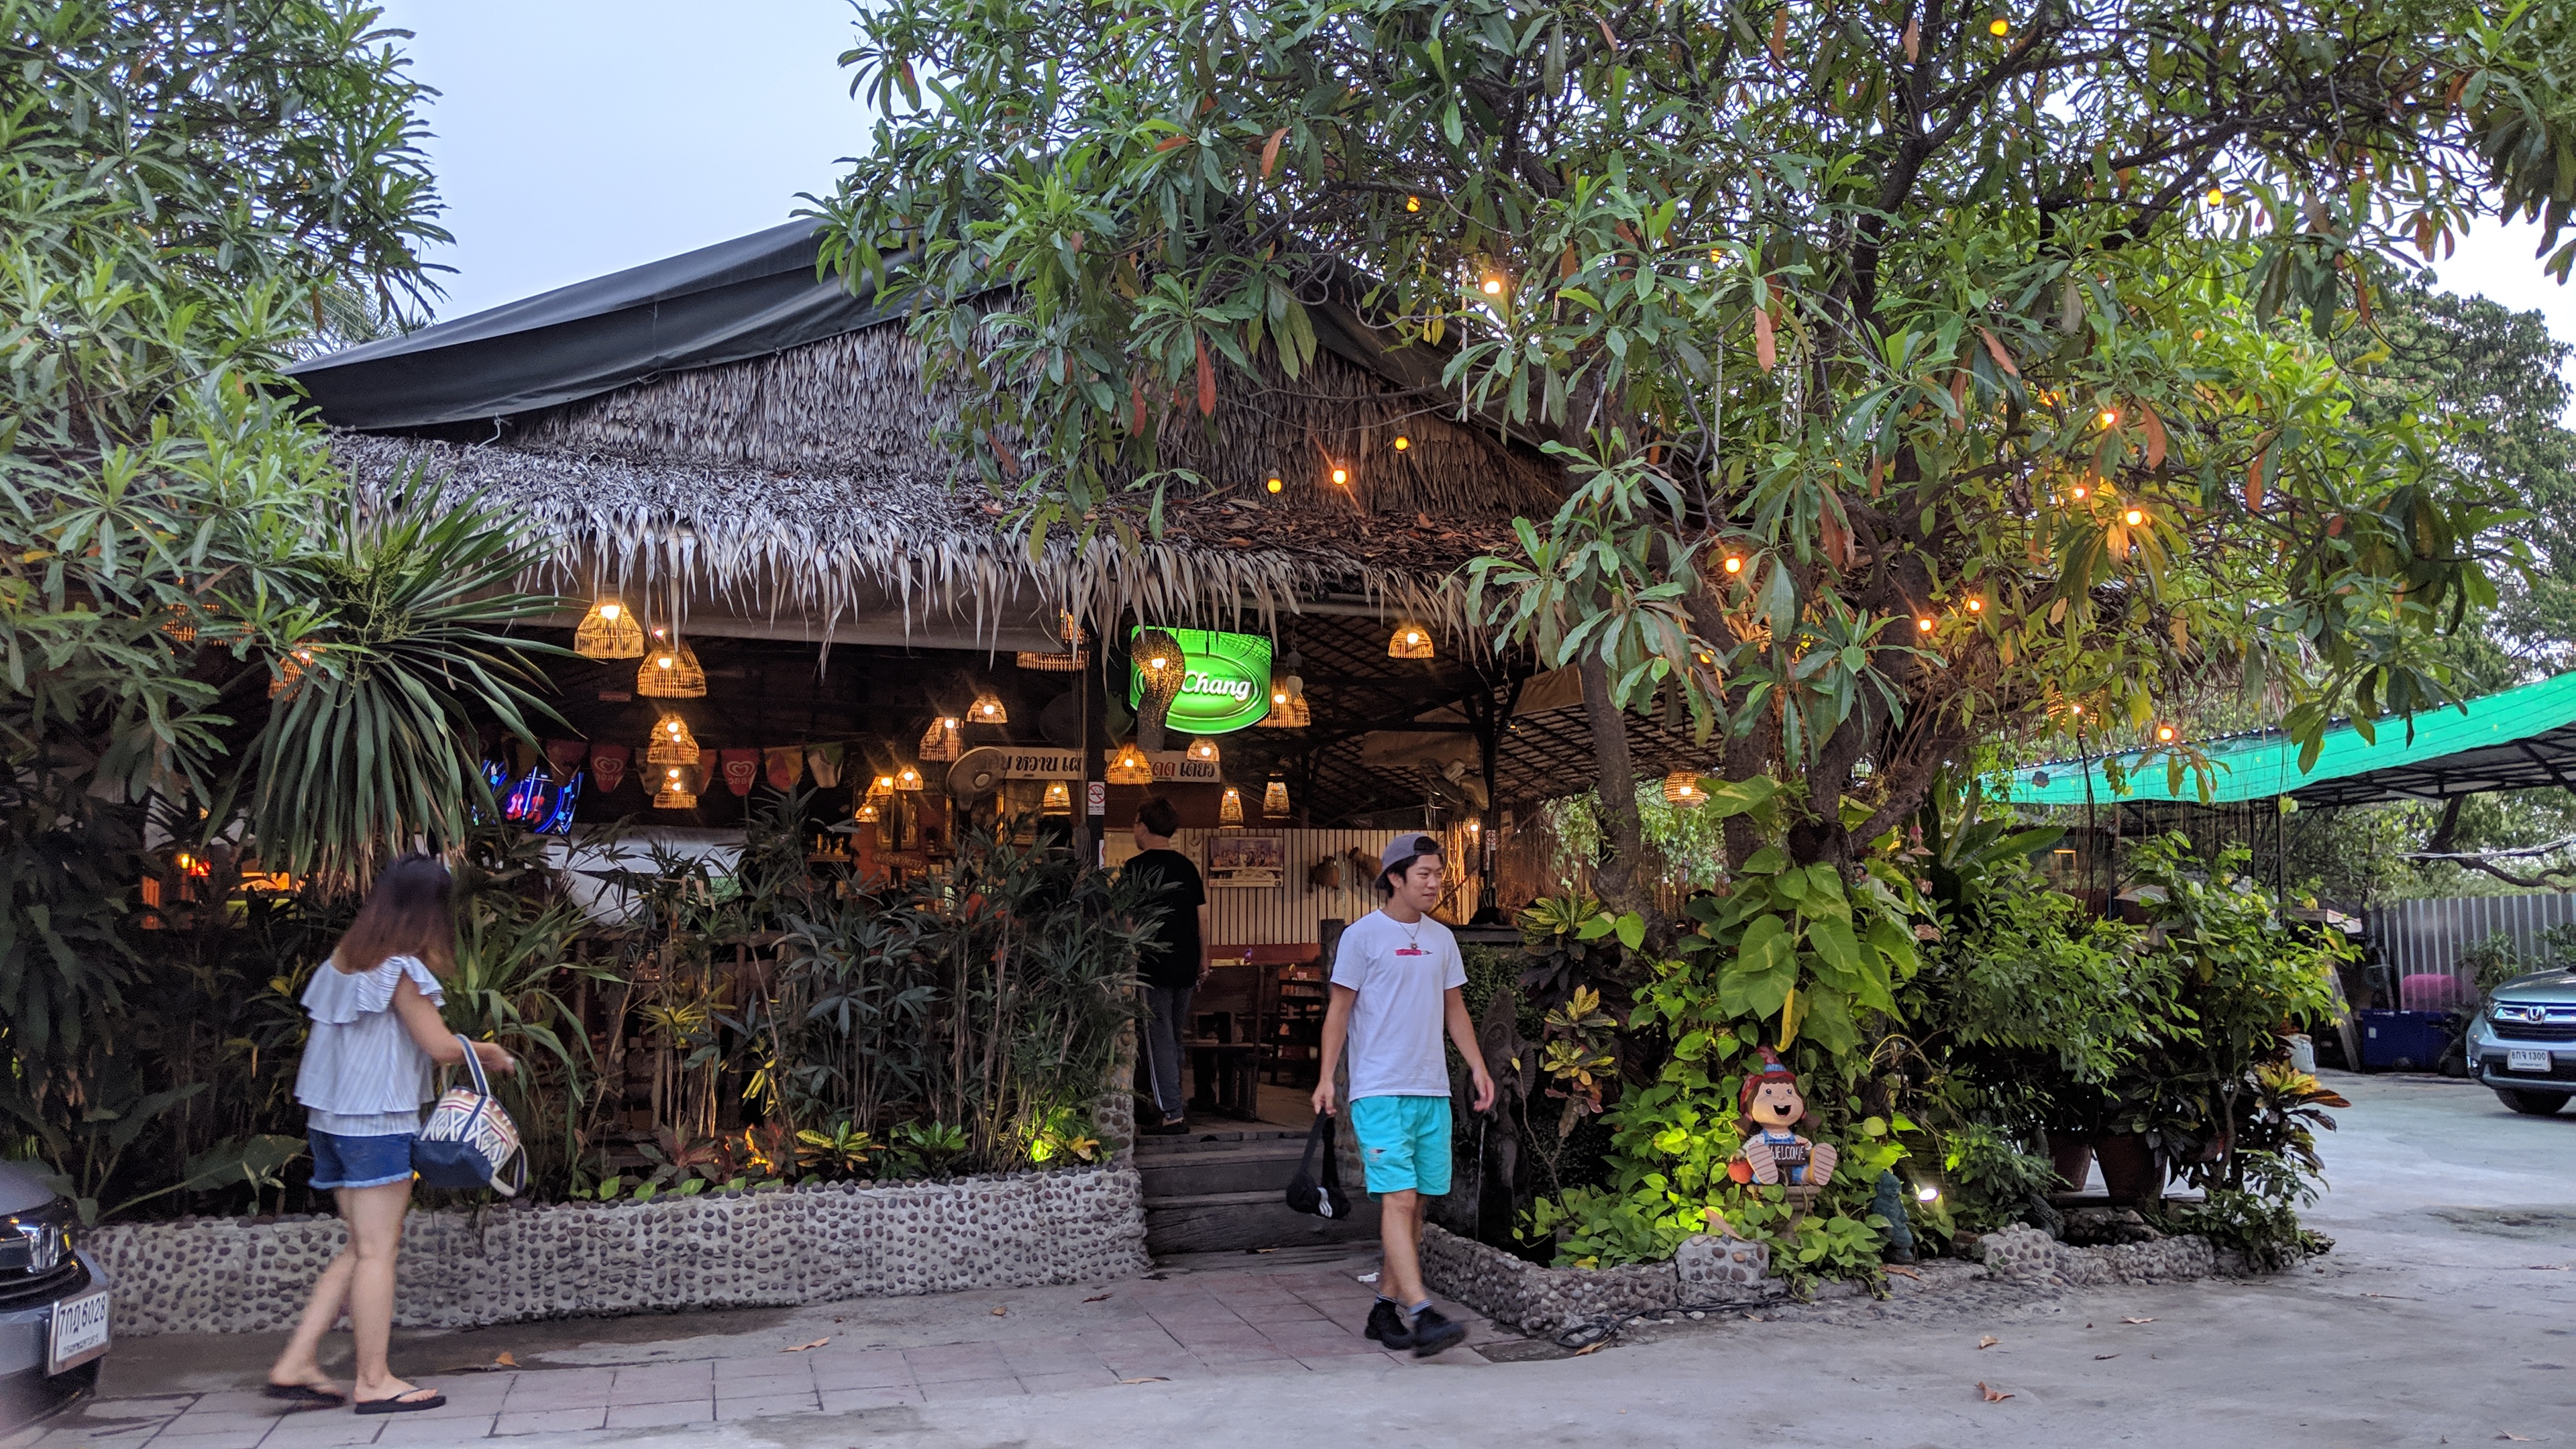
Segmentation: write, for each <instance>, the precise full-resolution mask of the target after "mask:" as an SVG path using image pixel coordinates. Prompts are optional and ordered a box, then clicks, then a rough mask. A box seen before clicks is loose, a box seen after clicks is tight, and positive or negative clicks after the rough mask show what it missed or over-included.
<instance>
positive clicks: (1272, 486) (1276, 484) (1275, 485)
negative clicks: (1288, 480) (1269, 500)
mask: <svg viewBox="0 0 2576 1449" xmlns="http://www.w3.org/2000/svg"><path fill="white" fill-rule="evenodd" d="M1261 486H1262V487H1264V488H1267V489H1269V490H1270V491H1271V492H1273V493H1276V492H1278V491H1279V490H1280V489H1282V488H1284V487H1286V486H1287V485H1286V484H1284V483H1282V482H1280V481H1279V480H1278V479H1276V478H1273V479H1271V480H1270V481H1269V482H1267V483H1264V484H1262V485H1261Z"/></svg>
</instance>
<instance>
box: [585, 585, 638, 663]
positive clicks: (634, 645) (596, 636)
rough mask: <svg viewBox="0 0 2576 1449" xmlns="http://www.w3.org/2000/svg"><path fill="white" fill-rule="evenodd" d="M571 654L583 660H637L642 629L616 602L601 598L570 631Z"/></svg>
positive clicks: (630, 612) (628, 612)
mask: <svg viewBox="0 0 2576 1449" xmlns="http://www.w3.org/2000/svg"><path fill="white" fill-rule="evenodd" d="M572 652H573V653H575V654H578V655H580V656H581V657H582V658H584V659H637V658H641V657H642V656H643V654H644V626H643V624H642V623H640V622H638V621H637V620H636V618H635V612H634V610H632V609H629V608H627V607H626V605H624V604H623V603H621V602H619V601H618V600H616V599H601V600H599V601H597V602H595V603H593V604H592V605H591V606H590V612H589V613H587V614H584V615H582V617H581V627H580V628H578V629H575V630H573V631H572Z"/></svg>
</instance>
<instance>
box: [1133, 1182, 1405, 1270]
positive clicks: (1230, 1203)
mask: <svg viewBox="0 0 2576 1449" xmlns="http://www.w3.org/2000/svg"><path fill="white" fill-rule="evenodd" d="M1286 1190H1287V1183H1286V1179H1284V1178H1283V1179H1281V1182H1280V1185H1279V1186H1277V1187H1274V1188H1270V1189H1268V1190H1267V1191H1262V1192H1202V1193H1176V1194H1169V1195H1165V1196H1159V1197H1158V1196H1154V1195H1152V1194H1150V1193H1149V1194H1148V1195H1147V1196H1146V1198H1145V1248H1146V1250H1147V1251H1148V1252H1152V1253H1213V1252H1240V1251H1242V1250H1243V1249H1246V1248H1288V1247H1297V1246H1300V1245H1304V1244H1310V1243H1334V1242H1355V1241H1362V1240H1367V1239H1373V1238H1375V1237H1376V1236H1377V1204H1376V1203H1374V1202H1370V1201H1369V1200H1368V1199H1366V1198H1365V1197H1363V1198H1360V1199H1359V1200H1357V1201H1355V1202H1353V1203H1352V1204H1351V1216H1350V1217H1349V1218H1348V1219H1347V1220H1345V1221H1341V1222H1335V1221H1332V1220H1330V1219H1327V1218H1319V1217H1314V1216H1311V1215H1309V1214H1306V1213H1301V1212H1293V1211H1291V1210H1290V1209H1289V1207H1288V1204H1287V1202H1286V1201H1285V1197H1284V1194H1285V1193H1286Z"/></svg>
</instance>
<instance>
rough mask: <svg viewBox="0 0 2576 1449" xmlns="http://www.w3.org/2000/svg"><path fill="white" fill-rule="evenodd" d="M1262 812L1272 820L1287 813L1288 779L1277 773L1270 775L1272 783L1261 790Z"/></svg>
mask: <svg viewBox="0 0 2576 1449" xmlns="http://www.w3.org/2000/svg"><path fill="white" fill-rule="evenodd" d="M1261 813H1262V815H1263V817H1264V818H1266V819H1270V820H1277V819H1280V818H1282V817H1283V816H1285V815H1287V813H1288V782H1287V781H1285V780H1282V779H1280V778H1279V777H1278V776H1276V775H1273V776H1271V777H1270V784H1269V785H1268V786H1267V787H1265V788H1264V789H1263V790H1262V792H1261Z"/></svg>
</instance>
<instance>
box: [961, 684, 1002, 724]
mask: <svg viewBox="0 0 2576 1449" xmlns="http://www.w3.org/2000/svg"><path fill="white" fill-rule="evenodd" d="M966 722H967V723H968V724H979V725H1006V724H1009V723H1010V722H1011V712H1010V710H1008V709H1007V708H1005V707H1004V706H1003V704H1002V697H1001V696H1000V695H998V694H995V693H994V692H993V691H991V690H989V689H988V690H985V691H984V692H983V693H982V694H979V695H977V696H975V702H974V703H973V704H970V705H968V706H966Z"/></svg>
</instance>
